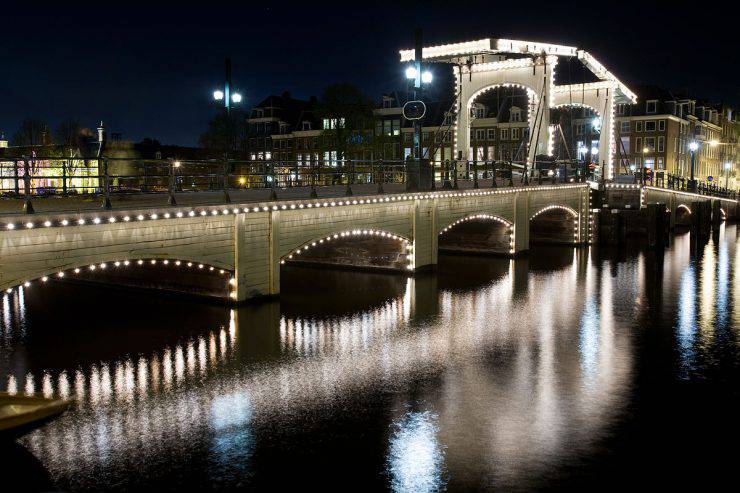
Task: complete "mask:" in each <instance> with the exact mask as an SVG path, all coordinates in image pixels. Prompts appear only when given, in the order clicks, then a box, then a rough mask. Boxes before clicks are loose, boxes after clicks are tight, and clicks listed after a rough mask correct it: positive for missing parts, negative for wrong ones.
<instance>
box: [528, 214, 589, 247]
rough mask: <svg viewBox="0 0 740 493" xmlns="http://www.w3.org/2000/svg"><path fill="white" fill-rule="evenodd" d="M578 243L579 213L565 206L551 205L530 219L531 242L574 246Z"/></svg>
mask: <svg viewBox="0 0 740 493" xmlns="http://www.w3.org/2000/svg"><path fill="white" fill-rule="evenodd" d="M577 241H578V212H576V211H575V210H574V209H572V208H570V207H568V206H564V205H549V206H547V207H544V208H542V209H540V210H539V211H537V212H536V213H534V214H532V216H531V217H530V218H529V242H530V243H551V244H573V243H576V242H577Z"/></svg>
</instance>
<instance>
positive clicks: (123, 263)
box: [5, 259, 231, 294]
mask: <svg viewBox="0 0 740 493" xmlns="http://www.w3.org/2000/svg"><path fill="white" fill-rule="evenodd" d="M112 264H113V266H114V267H116V268H121V267H128V266H130V265H131V264H136V265H138V266H145V265H146V266H153V265H159V264H162V265H165V266H168V265H170V264H173V265H174V266H176V267H180V266H183V265H184V266H185V267H186V268H192V267H193V266H194V265H195V264H194V263H193V262H187V263H185V261H183V260H174V259H126V260H116V261H113V262H112ZM108 266H109V265H108V263H106V262H101V263H95V264H90V265H88V266H87V270H89V271H90V272H95V271H97V270H105V269H106V268H108ZM197 267H198V268H200V269H204V268H205V267H206V265H205V264H198V266H197ZM207 267H208V271H209V272H218V274H219V275H227V274H231V271H229V270H228V269H223V268H220V267H215V266H213V265H208V266H207ZM82 269H83V267H75V268H70V269H62V270H59V271H57V272H56V273H55V274H54V277H57V278H60V279H61V278H64V277H67V275H78V274H80V273H81V272H82ZM48 280H49V275H45V276H42V277H39V278H36V279H28V280H26V281H23V282H22V283H20V284H18V285H16V286H11V287H9V288H6V290H5V292H6V293H8V294H10V293H12V292H13V291H15V290H17V289H20V288H21V287H26V288H28V287H31V286H32V285H33V283H34V282H37V281H40V282H42V283H45V282H47V281H48ZM229 282H230V284H231V278H230V281H229Z"/></svg>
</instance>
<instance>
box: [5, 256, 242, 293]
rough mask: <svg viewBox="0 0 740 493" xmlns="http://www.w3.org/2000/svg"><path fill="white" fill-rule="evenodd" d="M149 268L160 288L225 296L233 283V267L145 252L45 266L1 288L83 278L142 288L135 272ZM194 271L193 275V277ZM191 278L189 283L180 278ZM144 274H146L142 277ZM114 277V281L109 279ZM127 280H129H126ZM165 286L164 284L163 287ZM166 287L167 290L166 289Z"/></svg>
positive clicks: (16, 287) (9, 291)
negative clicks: (205, 283)
mask: <svg viewBox="0 0 740 493" xmlns="http://www.w3.org/2000/svg"><path fill="white" fill-rule="evenodd" d="M145 271H149V272H148V274H149V276H150V277H151V275H152V274H153V275H154V276H155V279H156V280H157V284H158V285H159V289H166V290H170V291H183V292H188V293H193V294H205V295H206V296H215V297H223V298H226V297H228V296H229V295H230V294H231V293H230V291H231V289H230V288H229V286H232V285H233V284H234V281H233V275H234V272H233V270H232V269H230V268H228V267H226V266H223V265H213V264H208V263H204V262H202V261H199V260H193V259H181V258H171V257H166V256H162V255H148V256H142V257H138V258H136V257H126V258H123V257H117V258H115V259H113V260H107V261H102V262H101V261H95V262H84V263H79V262H78V263H75V264H71V265H70V264H65V265H63V266H59V267H55V268H47V269H46V270H43V271H39V272H37V273H35V274H32V275H30V276H28V277H26V278H24V279H20V280H15V281H10V282H9V283H8V285H7V286H3V287H2V290H3V292H4V293H5V294H12V293H13V292H15V291H18V290H19V289H23V288H26V289H27V288H31V287H33V286H34V285H40V284H46V283H47V282H49V281H52V280H66V279H75V280H86V281H97V282H100V283H101V284H105V283H106V281H108V283H109V284H114V285H123V286H127V287H144V286H143V285H141V284H139V283H137V282H136V280H137V277H140V276H137V273H139V274H141V273H143V272H145ZM168 272H171V273H172V274H173V276H175V277H177V276H180V280H177V279H176V282H172V281H171V280H170V279H167V278H163V277H162V273H168ZM193 274H195V276H193ZM182 276H185V277H186V278H187V277H190V279H189V282H184V281H183V280H182V279H183V277H182ZM204 276H209V277H210V279H209V282H208V283H207V284H210V286H202V285H199V283H200V282H202V281H203V278H204ZM141 277H145V276H141ZM111 280H115V282H110V281H111ZM126 280H129V281H130V282H126ZM162 286H165V287H162ZM168 287H169V289H168Z"/></svg>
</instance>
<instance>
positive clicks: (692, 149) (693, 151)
mask: <svg viewBox="0 0 740 493" xmlns="http://www.w3.org/2000/svg"><path fill="white" fill-rule="evenodd" d="M698 149H699V143H698V142H696V141H695V140H692V141H691V142H689V151H690V152H691V175H690V177H689V184H688V187H687V188H688V189H689V191H690V192H695V191H696V180H695V179H694V166H695V165H696V151H697V150H698Z"/></svg>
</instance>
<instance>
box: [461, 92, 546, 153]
mask: <svg viewBox="0 0 740 493" xmlns="http://www.w3.org/2000/svg"><path fill="white" fill-rule="evenodd" d="M538 100H539V98H538V95H537V93H536V92H535V91H534V90H533V89H532V88H531V87H529V86H525V85H522V84H516V83H501V84H492V85H489V86H486V87H483V88H481V89H479V90H478V91H476V92H475V93H473V94H472V95H471V96H470V98H469V99H468V101H467V104H466V106H467V112H468V113H467V114H468V118H467V121H468V128H466V129H465V131H466V132H468V135H469V137H470V138H469V140H468V149H460V150H461V151H463V156H466V157H467V159H468V160H469V161H473V160H475V161H478V162H484V161H494V160H495V161H514V162H519V163H524V162H526V160H527V152H528V150H529V135H530V132H531V127H532V122H531V118H532V115H533V108H534V107H535V106H536V104H537V102H538Z"/></svg>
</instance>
